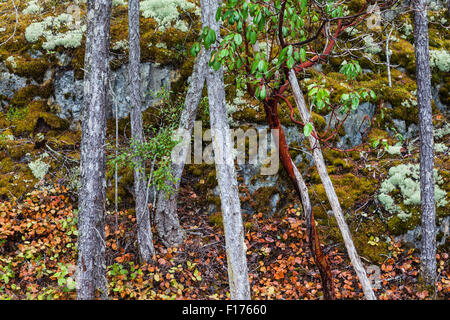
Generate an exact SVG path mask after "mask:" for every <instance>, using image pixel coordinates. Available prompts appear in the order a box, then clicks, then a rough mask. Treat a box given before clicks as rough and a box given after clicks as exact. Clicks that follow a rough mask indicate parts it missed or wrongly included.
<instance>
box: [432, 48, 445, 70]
mask: <svg viewBox="0 0 450 320" xmlns="http://www.w3.org/2000/svg"><path fill="white" fill-rule="evenodd" d="M430 64H431V67H432V68H437V69H439V70H441V71H444V72H450V53H449V52H448V51H447V50H444V49H442V50H430Z"/></svg>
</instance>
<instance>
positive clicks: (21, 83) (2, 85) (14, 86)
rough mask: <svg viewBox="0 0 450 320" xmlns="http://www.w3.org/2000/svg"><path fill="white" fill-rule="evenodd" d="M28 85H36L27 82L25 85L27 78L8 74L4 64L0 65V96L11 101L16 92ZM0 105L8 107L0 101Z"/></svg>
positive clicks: (4, 102)
mask: <svg viewBox="0 0 450 320" xmlns="http://www.w3.org/2000/svg"><path fill="white" fill-rule="evenodd" d="M29 84H37V83H36V82H35V81H31V82H30V81H29V80H28V83H27V78H22V77H20V76H18V75H16V74H14V73H10V72H9V70H8V68H7V67H6V66H5V64H4V63H0V96H4V97H7V98H8V99H11V98H12V97H13V96H14V93H15V92H16V91H17V90H19V89H21V88H23V87H25V86H27V85H29ZM0 99H1V98H0ZM0 105H2V106H6V105H8V101H6V100H3V99H1V100H0Z"/></svg>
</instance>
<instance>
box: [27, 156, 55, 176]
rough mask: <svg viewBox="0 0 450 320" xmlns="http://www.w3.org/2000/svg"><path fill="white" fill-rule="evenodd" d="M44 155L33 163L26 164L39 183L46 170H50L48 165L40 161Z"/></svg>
mask: <svg viewBox="0 0 450 320" xmlns="http://www.w3.org/2000/svg"><path fill="white" fill-rule="evenodd" d="M45 155H46V154H43V155H42V156H41V157H40V158H39V159H36V160H35V161H32V162H30V163H29V164H28V167H29V168H30V169H31V172H32V173H33V176H34V177H35V178H36V179H38V180H39V181H41V180H42V179H43V178H44V177H45V175H46V174H47V172H48V169H49V168H50V165H49V164H48V163H45V162H44V161H42V159H43V158H45Z"/></svg>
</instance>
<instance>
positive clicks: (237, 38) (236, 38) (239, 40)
mask: <svg viewBox="0 0 450 320" xmlns="http://www.w3.org/2000/svg"><path fill="white" fill-rule="evenodd" d="M234 43H236V45H237V46H240V45H241V44H242V36H241V34H240V33H236V34H235V35H234Z"/></svg>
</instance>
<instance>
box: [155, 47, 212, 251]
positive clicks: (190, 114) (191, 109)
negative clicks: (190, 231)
mask: <svg viewBox="0 0 450 320" xmlns="http://www.w3.org/2000/svg"><path fill="white" fill-rule="evenodd" d="M207 67H208V56H207V54H206V52H205V50H202V51H201V53H200V55H199V57H198V58H197V60H196V61H195V64H194V70H193V72H192V75H191V78H190V83H189V88H188V91H187V94H186V99H185V101H184V108H183V111H182V113H181V118H180V124H179V132H180V133H181V137H180V138H184V139H185V140H183V142H180V144H179V145H178V146H176V151H175V150H174V151H173V152H174V153H173V154H172V159H173V158H175V161H172V175H173V177H174V180H175V182H169V184H170V187H171V188H172V191H171V192H170V193H169V194H167V192H165V191H160V193H159V197H158V204H157V208H156V215H155V220H156V227H157V229H158V234H159V237H160V238H161V240H162V241H163V243H164V245H166V246H168V247H172V246H178V245H180V244H181V243H182V242H183V238H184V231H183V229H182V228H181V226H180V221H179V219H178V213H177V197H178V192H179V189H180V181H181V176H182V174H183V169H184V165H185V163H186V155H187V153H188V151H189V150H190V143H191V134H192V128H193V127H194V122H195V117H196V115H197V108H198V105H199V103H200V99H201V97H202V92H203V87H204V85H205V79H206V71H207Z"/></svg>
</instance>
